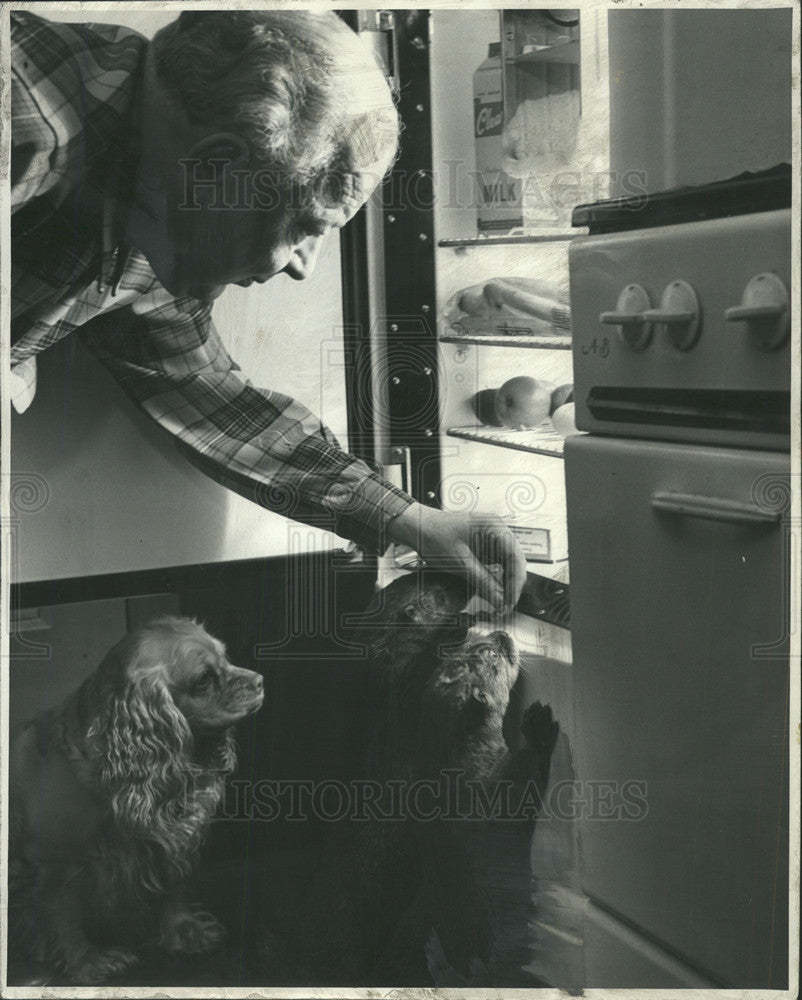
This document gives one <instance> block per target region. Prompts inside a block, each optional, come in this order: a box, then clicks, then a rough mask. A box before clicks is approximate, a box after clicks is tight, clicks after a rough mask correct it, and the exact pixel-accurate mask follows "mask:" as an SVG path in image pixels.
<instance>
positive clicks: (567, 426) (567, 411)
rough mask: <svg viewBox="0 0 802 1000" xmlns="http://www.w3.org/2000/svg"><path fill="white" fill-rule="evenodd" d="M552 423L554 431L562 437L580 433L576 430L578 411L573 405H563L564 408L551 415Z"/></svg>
mask: <svg viewBox="0 0 802 1000" xmlns="http://www.w3.org/2000/svg"><path fill="white" fill-rule="evenodd" d="M551 422H552V423H553V424H554V430H555V431H557V433H558V434H560V435H561V436H562V437H568V436H569V434H578V433H579V431H578V430H577V429H576V410H575V406H574V404H573V403H563V405H562V406H558V407H557V409H556V410H555V411H554V413H552V415H551Z"/></svg>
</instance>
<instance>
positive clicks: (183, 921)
mask: <svg viewBox="0 0 802 1000" xmlns="http://www.w3.org/2000/svg"><path fill="white" fill-rule="evenodd" d="M225 936H226V931H225V928H224V927H223V925H222V924H221V923H220V921H219V920H218V919H217V918H216V917H214V916H212V914H211V913H208V912H207V911H206V910H201V909H195V908H193V909H190V910H182V911H181V912H180V913H174V914H171V916H170V918H169V920H168V921H167V923H166V925H165V926H164V928H163V930H162V936H161V942H160V943H161V946H162V948H164V950H165V951H167V952H170V954H173V955H175V954H182V955H200V954H204V953H206V952H210V951H215V949H217V948H219V947H220V945H221V944H222V942H223V939H224V938H225Z"/></svg>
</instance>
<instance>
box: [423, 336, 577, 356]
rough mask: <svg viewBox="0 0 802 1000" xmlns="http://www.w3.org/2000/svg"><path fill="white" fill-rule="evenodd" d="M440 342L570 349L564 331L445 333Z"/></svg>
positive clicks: (556, 349)
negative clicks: (540, 332)
mask: <svg viewBox="0 0 802 1000" xmlns="http://www.w3.org/2000/svg"><path fill="white" fill-rule="evenodd" d="M438 339H439V340H440V343H442V344H479V345H480V346H486V347H529V348H534V349H536V350H541V351H570V350H571V337H570V336H569V335H568V334H565V333H562V332H561V333H555V334H539V335H538V334H525V333H521V334H518V333H445V334H442V335H441V336H440V337H439V338H438Z"/></svg>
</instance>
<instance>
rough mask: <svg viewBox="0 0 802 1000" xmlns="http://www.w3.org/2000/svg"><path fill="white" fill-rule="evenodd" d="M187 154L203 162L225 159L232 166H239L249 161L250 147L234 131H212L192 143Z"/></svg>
mask: <svg viewBox="0 0 802 1000" xmlns="http://www.w3.org/2000/svg"><path fill="white" fill-rule="evenodd" d="M189 156H190V158H191V159H194V160H201V161H202V162H203V163H208V162H209V161H210V160H225V161H227V162H228V163H230V164H231V166H233V167H240V166H246V165H247V164H248V162H249V161H250V148H249V147H248V143H247V142H246V141H245V140H244V139H243V138H242V136H241V135H237V134H236V132H212V133H210V134H209V135H206V136H204V137H203V138H202V139H199V140H198V141H197V142H196V143H195V144H194V145H193V147H192V148H191V149H190V151H189Z"/></svg>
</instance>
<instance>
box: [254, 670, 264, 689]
mask: <svg viewBox="0 0 802 1000" xmlns="http://www.w3.org/2000/svg"><path fill="white" fill-rule="evenodd" d="M264 686H265V682H264V678H263V677H262V675H261V674H255V675H254V678H253V680H252V681H251V687H253V689H254V690H255V691H263V690H264Z"/></svg>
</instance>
